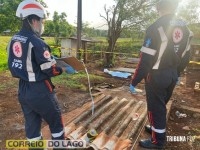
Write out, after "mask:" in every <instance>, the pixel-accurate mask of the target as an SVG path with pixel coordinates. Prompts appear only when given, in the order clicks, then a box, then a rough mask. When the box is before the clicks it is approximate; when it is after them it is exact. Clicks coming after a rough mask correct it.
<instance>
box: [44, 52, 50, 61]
mask: <svg viewBox="0 0 200 150" xmlns="http://www.w3.org/2000/svg"><path fill="white" fill-rule="evenodd" d="M43 55H44V58H46V59H48V58H50V57H51V55H50V53H49V51H48V50H46V51H44V54H43Z"/></svg>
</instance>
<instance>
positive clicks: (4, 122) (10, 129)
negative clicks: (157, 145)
mask: <svg viewBox="0 0 200 150" xmlns="http://www.w3.org/2000/svg"><path fill="white" fill-rule="evenodd" d="M88 66H89V67H88V68H90V69H89V72H90V73H95V74H98V75H101V76H104V77H105V81H104V83H107V84H110V85H112V86H111V87H112V88H116V87H121V86H124V85H129V83H130V82H129V81H130V79H119V78H112V77H110V76H109V75H106V74H104V73H103V72H102V71H101V70H102V69H96V68H95V69H94V68H91V67H92V66H93V65H91V66H90V65H88ZM130 66H131V65H129V67H130ZM126 67H127V66H126ZM199 74H200V71H188V72H187V74H183V75H182V80H181V81H182V82H183V85H180V86H177V87H176V89H175V91H174V94H173V97H172V100H173V105H172V109H171V114H170V117H169V120H168V124H167V136H187V137H192V138H193V139H192V141H189V140H188V141H186V142H172V141H169V142H167V144H166V149H172V150H179V149H182V150H188V149H191V150H192V149H193V150H200V113H199V112H194V111H193V110H194V108H196V109H200V93H194V90H193V88H194V83H195V82H197V81H198V82H200V76H199ZM0 81H1V82H0V87H3V90H1V91H0V148H1V149H2V150H4V149H6V148H5V141H6V140H9V139H25V132H24V118H23V114H22V111H21V107H20V104H19V102H18V100H17V83H18V81H17V79H13V78H12V77H10V75H9V73H8V72H6V73H5V72H4V73H3V72H0ZM104 83H102V84H104ZM85 84H87V81H86V83H85ZM97 84H99V83H95V81H94V82H93V83H92V86H95V85H97ZM143 86H144V84H143V83H141V84H139V86H138V87H139V88H142V89H144V87H143ZM56 89H57V96H58V99H59V104H60V106H61V109H62V112H63V113H67V112H70V111H72V110H74V109H76V108H79V107H81V106H82V105H83V104H84V103H86V102H88V101H89V99H90V96H89V93H88V92H83V91H78V90H71V89H68V88H67V87H62V86H59V85H56ZM182 106H187V107H189V108H191V110H187V109H183V108H182ZM176 111H179V112H180V113H184V114H186V115H187V117H185V118H182V119H179V118H178V117H177V116H176V114H175V112H176ZM44 125H46V124H45V123H44V124H43V126H44Z"/></svg>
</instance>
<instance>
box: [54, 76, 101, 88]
mask: <svg viewBox="0 0 200 150" xmlns="http://www.w3.org/2000/svg"><path fill="white" fill-rule="evenodd" d="M89 76H90V81H91V83H92V82H93V81H95V83H96V82H102V81H103V80H104V78H103V77H100V76H96V75H92V74H90V75H89ZM52 81H53V83H55V84H58V85H63V86H65V87H68V88H70V89H80V90H83V91H87V90H88V79H87V75H86V73H85V72H80V73H78V74H73V75H70V74H66V73H63V74H62V75H60V76H56V77H54V78H52Z"/></svg>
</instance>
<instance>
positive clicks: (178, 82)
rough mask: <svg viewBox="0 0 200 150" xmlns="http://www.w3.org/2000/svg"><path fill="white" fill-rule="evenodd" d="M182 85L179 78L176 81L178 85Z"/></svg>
mask: <svg viewBox="0 0 200 150" xmlns="http://www.w3.org/2000/svg"><path fill="white" fill-rule="evenodd" d="M180 83H181V77H178V79H177V81H176V85H180Z"/></svg>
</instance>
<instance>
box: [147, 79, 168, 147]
mask: <svg viewBox="0 0 200 150" xmlns="http://www.w3.org/2000/svg"><path fill="white" fill-rule="evenodd" d="M145 88H146V93H147V107H148V108H147V109H148V117H149V121H150V124H151V126H152V143H153V144H159V145H162V144H164V142H165V132H163V131H165V128H166V105H165V99H164V98H165V97H166V91H165V90H162V89H158V88H155V87H153V85H151V84H148V83H147V84H145Z"/></svg>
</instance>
